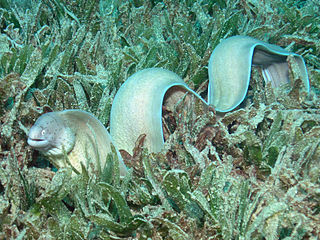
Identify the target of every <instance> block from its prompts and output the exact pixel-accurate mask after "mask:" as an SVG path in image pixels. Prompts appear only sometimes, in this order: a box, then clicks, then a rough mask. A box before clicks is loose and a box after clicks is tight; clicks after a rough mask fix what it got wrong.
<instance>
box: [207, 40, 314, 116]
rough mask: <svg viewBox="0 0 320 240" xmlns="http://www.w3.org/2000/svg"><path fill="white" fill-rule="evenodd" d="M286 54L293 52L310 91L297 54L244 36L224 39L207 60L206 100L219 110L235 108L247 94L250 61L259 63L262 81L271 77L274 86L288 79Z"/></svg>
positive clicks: (306, 75) (306, 74) (303, 64)
mask: <svg viewBox="0 0 320 240" xmlns="http://www.w3.org/2000/svg"><path fill="white" fill-rule="evenodd" d="M289 55H293V56H294V58H295V60H296V62H297V63H298V66H299V70H300V73H301V78H302V81H303V83H304V86H305V88H306V90H307V91H308V92H309V89H310V86H309V79H308V73H307V69H306V66H305V63H304V60H303V58H302V57H301V56H300V55H298V54H295V53H292V52H288V51H287V50H285V49H283V48H281V47H279V46H277V45H273V44H269V43H266V42H263V41H260V40H257V39H254V38H251V37H247V36H233V37H230V38H227V39H225V40H223V41H222V42H221V43H220V44H218V46H217V47H216V48H215V49H214V50H213V52H212V54H211V57H210V60H209V66H208V73H209V86H208V103H209V104H211V105H213V106H214V107H215V109H216V111H218V112H228V111H231V110H233V109H234V108H236V107H237V106H238V105H239V104H240V103H241V102H242V101H243V100H244V98H245V96H246V94H247V90H248V87H249V82H250V75H251V66H252V65H258V66H261V68H262V73H263V77H264V79H265V81H266V82H268V81H271V84H272V86H273V87H278V86H280V85H282V84H285V83H288V82H290V79H289V67H288V63H287V61H286V59H287V56H289Z"/></svg>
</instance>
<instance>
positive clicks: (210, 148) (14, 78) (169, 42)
mask: <svg viewBox="0 0 320 240" xmlns="http://www.w3.org/2000/svg"><path fill="white" fill-rule="evenodd" d="M319 12H320V5H319V3H318V1H316V0H308V1H293V0H274V1H256V0H249V1H239V0H217V1H207V0H198V1H188V0H182V1H170V0H166V1H155V0H149V1H139V0H130V1H121V0H119V1H115V0H100V1H93V0H92V1H83V0H76V1H60V0H42V1H40V0H29V1H27V0H24V1H16V0H10V1H9V0H1V1H0V15H1V18H0V19H1V20H0V29H1V34H0V42H1V44H0V78H1V79H0V119H1V126H0V135H1V137H0V238H1V239H2V238H3V239H10V238H12V239H14V238H17V239H119V238H121V237H122V238H126V239H148V238H149V239H317V237H318V236H319V234H320V228H319V226H320V220H319V219H320V199H319V196H320V195H319V189H320V188H319V185H320V170H319V169H320V166H319V164H320V162H319V139H320V138H319V135H320V128H319V123H320V115H319V98H318V94H319V88H320V65H319V64H320V44H319V37H320V29H319V26H320V16H319ZM239 34H240V35H247V36H251V37H254V38H257V39H260V40H263V41H266V42H269V43H272V44H276V45H280V46H283V47H285V48H286V50H288V51H290V52H295V53H297V54H299V55H302V56H303V58H304V59H305V62H306V64H307V67H308V72H309V76H310V81H311V93H310V96H307V95H306V94H305V93H304V92H303V91H301V90H300V87H299V86H300V85H301V81H300V79H299V77H297V74H295V71H296V70H295V69H296V68H295V66H294V64H293V61H292V60H290V57H289V59H288V62H289V64H291V65H290V77H291V79H292V82H293V84H292V85H291V86H289V87H288V86H286V87H284V88H281V89H278V90H274V89H272V88H271V87H270V85H268V84H265V83H264V82H263V80H262V79H263V78H262V73H261V71H260V70H259V69H257V68H253V69H252V73H251V82H252V84H251V85H250V87H249V91H248V94H247V98H246V99H247V100H246V101H245V102H244V103H243V104H242V106H241V108H239V109H237V110H234V111H232V112H230V113H227V114H225V115H224V116H222V117H220V116H218V115H217V114H216V112H215V111H214V110H213V109H211V110H210V111H205V110H204V109H202V108H201V105H200V104H199V103H197V102H196V101H195V102H193V103H191V104H184V102H183V101H181V102H180V104H178V105H177V106H176V108H175V109H174V110H173V111H169V110H168V111H164V116H163V117H164V120H165V121H164V122H165V124H166V129H167V131H166V132H165V138H166V143H165V148H166V149H165V151H162V152H160V153H148V151H147V150H146V148H144V136H140V138H139V139H137V142H136V145H135V148H134V150H133V153H132V154H130V153H128V152H125V151H122V156H123V158H124V161H125V162H126V164H127V166H129V167H130V170H129V174H128V175H127V176H126V177H125V178H123V179H121V178H120V177H119V168H118V167H117V154H115V153H114V152H113V153H112V154H110V155H109V156H108V158H107V164H106V167H105V169H104V171H102V173H97V174H92V173H91V172H88V171H87V170H86V167H85V166H82V169H83V174H81V175H76V177H72V175H71V171H70V169H69V168H62V169H59V170H58V171H56V170H55V169H54V168H53V167H52V165H51V164H50V163H49V162H48V161H47V160H46V159H45V158H44V156H42V155H40V154H39V153H37V152H35V151H32V150H31V149H30V148H29V147H28V146H27V144H26V134H27V132H28V130H29V127H30V126H31V125H32V124H33V123H34V121H35V119H37V118H38V117H39V116H40V115H41V114H42V113H45V112H50V111H52V110H54V111H60V110H63V109H81V110H85V111H88V112H91V113H92V114H94V115H95V116H96V117H97V118H98V119H99V120H100V121H101V122H102V123H103V124H104V125H105V126H109V116H110V109H111V105H112V101H113V98H114V96H115V93H116V92H117V90H118V89H119V87H120V86H121V85H122V83H123V82H124V81H125V80H126V79H127V78H128V77H129V76H131V75H132V74H133V73H135V72H137V71H138V70H141V69H144V68H148V67H163V68H166V69H168V70H171V71H174V72H175V73H176V74H178V75H179V76H180V77H182V78H183V79H184V80H185V81H186V82H187V83H188V85H189V86H191V87H192V89H194V90H195V91H196V92H197V93H198V94H200V95H201V96H205V95H206V92H205V89H206V85H207V79H208V75H207V69H206V66H207V63H208V60H209V56H210V54H211V52H212V51H213V49H214V48H215V47H216V46H217V44H218V43H219V42H220V40H221V39H224V38H227V37H230V36H233V35H239Z"/></svg>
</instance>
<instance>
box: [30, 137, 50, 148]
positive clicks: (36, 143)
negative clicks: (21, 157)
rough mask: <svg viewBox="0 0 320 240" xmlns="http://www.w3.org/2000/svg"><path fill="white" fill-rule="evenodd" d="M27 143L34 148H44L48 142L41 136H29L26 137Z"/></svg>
mask: <svg viewBox="0 0 320 240" xmlns="http://www.w3.org/2000/svg"><path fill="white" fill-rule="evenodd" d="M28 144H29V145H30V146H31V147H32V148H35V149H39V150H44V149H45V148H46V147H48V145H49V142H48V141H47V140H45V139H41V138H31V137H28Z"/></svg>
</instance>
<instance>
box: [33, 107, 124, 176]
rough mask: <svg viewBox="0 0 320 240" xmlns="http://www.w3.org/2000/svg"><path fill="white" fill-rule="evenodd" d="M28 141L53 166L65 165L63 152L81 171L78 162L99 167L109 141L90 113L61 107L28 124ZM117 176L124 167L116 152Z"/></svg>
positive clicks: (98, 122) (106, 133) (101, 126)
mask: <svg viewBox="0 0 320 240" xmlns="http://www.w3.org/2000/svg"><path fill="white" fill-rule="evenodd" d="M28 144H29V145H30V146H31V147H33V148H34V149H36V150H39V151H41V152H42V153H44V154H45V155H46V156H48V157H49V159H50V161H51V162H52V163H53V165H55V166H56V167H57V168H61V167H66V166H67V163H66V161H65V159H64V151H65V153H67V155H68V158H69V161H70V163H71V165H72V166H73V167H74V168H75V169H76V170H78V171H79V172H81V165H80V162H82V163H83V164H84V166H86V167H88V166H89V163H93V164H94V167H100V169H101V170H102V169H103V167H104V165H105V163H106V157H107V154H108V153H111V144H112V140H111V137H110V135H109V133H108V132H107V130H106V129H105V127H104V126H103V125H102V123H101V122H100V121H99V120H98V119H97V118H95V117H94V116H93V115H91V114H90V113H87V112H84V111H81V110H65V111H61V112H50V113H46V114H43V115H41V116H40V117H39V118H38V120H37V121H36V122H35V124H34V125H33V126H32V127H31V129H30V132H29V134H28ZM117 154H118V158H119V168H120V175H125V173H126V171H127V170H126V166H125V165H124V163H123V161H122V158H121V156H120V154H119V153H118V151H117Z"/></svg>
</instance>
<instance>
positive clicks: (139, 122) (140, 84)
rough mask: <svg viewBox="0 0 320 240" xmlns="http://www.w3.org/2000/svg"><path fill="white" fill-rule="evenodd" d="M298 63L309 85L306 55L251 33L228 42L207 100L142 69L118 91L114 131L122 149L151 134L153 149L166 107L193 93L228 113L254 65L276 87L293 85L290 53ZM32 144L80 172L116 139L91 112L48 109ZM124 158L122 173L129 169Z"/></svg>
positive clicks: (215, 64) (159, 72) (217, 55)
mask: <svg viewBox="0 0 320 240" xmlns="http://www.w3.org/2000/svg"><path fill="white" fill-rule="evenodd" d="M289 55H292V56H293V57H294V60H295V61H296V62H297V66H298V68H299V69H298V70H300V77H301V80H302V82H303V84H304V87H305V89H306V90H307V91H308V92H309V89H310V85H309V79H308V74H307V70H306V66H305V63H304V60H303V58H302V57H301V56H300V55H298V54H295V53H291V52H288V51H287V50H285V49H283V48H281V47H279V46H276V45H272V44H269V43H265V42H262V41H260V40H257V39H254V38H251V37H247V36H234V37H231V38H228V39H225V40H223V41H222V42H221V43H220V44H218V46H217V47H216V48H215V49H214V51H213V53H212V55H211V57H210V61H209V66H208V72H209V86H208V102H206V101H205V100H203V99H202V98H201V97H200V96H199V95H198V94H197V93H196V92H194V91H193V90H192V89H190V88H189V87H188V85H187V84H186V83H185V82H184V81H183V80H182V79H181V78H180V77H179V76H178V75H177V74H175V73H173V72H171V71H168V70H165V69H161V68H148V69H144V70H141V71H139V72H137V73H135V74H133V75H132V76H131V77H129V78H128V79H127V81H126V82H125V83H124V84H123V85H122V86H121V87H120V89H119V91H118V92H117V94H116V96H115V98H114V101H113V105H112V108H111V116H110V135H111V137H112V139H113V141H114V144H115V147H116V148H117V149H123V150H125V151H127V152H128V153H130V154H132V153H133V148H134V145H135V142H136V140H137V138H138V137H139V136H140V135H142V134H146V140H145V146H146V147H147V148H148V150H149V151H150V152H159V151H161V150H162V149H163V147H164V137H163V132H162V131H163V130H162V105H163V104H174V103H176V102H177V99H179V98H180V97H181V96H183V95H185V93H187V92H189V93H191V94H193V95H194V96H195V97H196V98H198V99H200V100H201V101H202V102H203V103H204V104H205V105H210V106H213V107H214V108H215V110H216V111H218V112H228V111H231V110H233V109H234V108H236V107H237V106H239V104H240V103H241V102H242V101H243V100H244V98H245V96H246V94H247V90H248V86H249V81H250V74H251V67H252V65H258V66H260V67H262V73H263V77H264V79H265V81H267V82H268V81H270V82H271V84H272V86H274V87H277V86H279V85H282V84H284V83H288V82H289V81H290V79H289V73H288V71H289V66H288V63H287V61H286V59H287V56H289ZM28 143H29V145H30V146H32V147H33V148H35V149H37V150H39V151H42V152H44V153H45V154H46V155H48V156H49V157H50V159H51V160H52V162H53V163H54V165H56V166H57V167H64V166H65V165H66V164H65V161H64V160H63V148H64V149H65V151H66V152H67V153H68V157H69V159H70V162H71V164H72V165H73V166H74V167H75V168H76V169H77V170H80V169H81V168H80V162H83V163H85V165H88V162H87V161H90V160H94V161H95V162H96V163H98V162H97V159H100V161H101V166H103V165H104V163H105V158H106V156H107V154H108V152H110V151H111V148H110V145H111V144H112V141H111V138H110V136H109V134H108V133H107V131H106V130H105V128H104V127H103V125H102V124H101V123H100V122H99V121H98V120H97V119H96V118H95V117H93V116H92V115H91V114H88V113H85V112H82V111H79V110H68V111H62V112H53V113H47V114H44V115H43V116H41V117H40V118H39V119H38V120H37V122H36V123H35V125H34V126H33V127H32V128H31V130H30V133H29V138H28ZM118 156H119V159H120V170H121V174H125V172H126V167H125V165H124V163H123V162H122V159H121V157H120V155H119V153H118Z"/></svg>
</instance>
